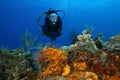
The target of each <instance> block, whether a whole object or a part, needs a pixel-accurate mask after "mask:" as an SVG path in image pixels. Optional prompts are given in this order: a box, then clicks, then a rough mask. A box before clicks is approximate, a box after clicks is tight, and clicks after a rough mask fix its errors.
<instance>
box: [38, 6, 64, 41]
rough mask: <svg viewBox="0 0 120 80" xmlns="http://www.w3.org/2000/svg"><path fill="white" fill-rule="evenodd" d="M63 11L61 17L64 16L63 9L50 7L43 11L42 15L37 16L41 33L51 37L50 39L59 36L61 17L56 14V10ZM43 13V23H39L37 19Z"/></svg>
mask: <svg viewBox="0 0 120 80" xmlns="http://www.w3.org/2000/svg"><path fill="white" fill-rule="evenodd" d="M59 11H61V12H63V14H64V15H63V17H62V19H63V18H64V16H65V13H64V11H62V10H52V9H51V8H50V9H49V10H48V11H47V12H44V13H43V14H42V15H40V16H39V18H38V21H37V22H38V25H39V26H40V27H42V33H43V34H44V35H46V36H47V37H49V38H51V40H52V41H54V40H56V37H59V36H60V35H61V31H62V19H61V18H60V16H59V15H58V12H59ZM43 15H45V20H44V25H42V26H41V25H40V24H39V21H40V18H41V17H42V16H43Z"/></svg>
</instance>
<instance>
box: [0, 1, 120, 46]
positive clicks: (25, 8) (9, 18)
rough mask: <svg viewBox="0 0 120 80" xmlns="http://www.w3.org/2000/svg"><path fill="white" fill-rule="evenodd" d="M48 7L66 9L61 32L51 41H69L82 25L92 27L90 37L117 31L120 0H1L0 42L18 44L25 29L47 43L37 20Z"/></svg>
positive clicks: (56, 42)
mask: <svg viewBox="0 0 120 80" xmlns="http://www.w3.org/2000/svg"><path fill="white" fill-rule="evenodd" d="M49 8H53V9H55V10H59V9H60V10H64V11H65V13H66V14H65V18H64V20H63V28H62V35H61V36H60V37H59V38H57V40H56V41H55V42H54V43H55V44H58V45H60V46H62V45H69V44H70V42H71V38H72V37H71V36H73V35H74V34H73V32H74V31H75V32H77V33H79V34H80V33H81V32H82V31H83V30H84V29H85V26H84V25H91V26H93V27H94V28H95V29H94V31H93V38H94V37H96V36H97V35H98V34H99V33H103V34H104V40H105V41H106V40H108V39H109V37H111V36H114V35H115V34H117V33H119V32H120V0H0V46H6V47H8V48H17V47H18V46H20V44H21V41H20V40H21V38H22V36H23V35H24V32H25V31H26V29H28V30H29V32H31V33H32V34H33V36H38V40H37V42H42V43H43V44H47V43H49V42H50V39H49V38H47V37H46V36H43V35H41V33H40V28H39V27H38V26H37V24H36V20H37V18H38V16H39V15H40V14H41V13H43V12H45V11H47V10H48V9H49Z"/></svg>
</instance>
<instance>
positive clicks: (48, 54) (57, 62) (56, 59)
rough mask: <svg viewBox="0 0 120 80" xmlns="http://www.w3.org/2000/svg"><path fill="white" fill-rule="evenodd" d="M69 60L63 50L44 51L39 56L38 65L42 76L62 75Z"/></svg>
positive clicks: (51, 49)
mask: <svg viewBox="0 0 120 80" xmlns="http://www.w3.org/2000/svg"><path fill="white" fill-rule="evenodd" d="M67 63H68V58H67V56H66V54H65V52H64V51H63V50H60V49H55V48H47V49H44V50H42V51H41V52H40V54H38V64H39V69H40V70H41V72H42V73H41V75H42V76H43V77H44V78H45V77H46V76H47V75H62V74H63V72H64V67H66V65H67Z"/></svg>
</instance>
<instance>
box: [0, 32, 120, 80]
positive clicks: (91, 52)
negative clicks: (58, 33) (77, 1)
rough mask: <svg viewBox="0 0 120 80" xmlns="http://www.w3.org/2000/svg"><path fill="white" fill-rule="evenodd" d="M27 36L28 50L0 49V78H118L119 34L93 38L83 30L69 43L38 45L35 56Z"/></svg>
mask: <svg viewBox="0 0 120 80" xmlns="http://www.w3.org/2000/svg"><path fill="white" fill-rule="evenodd" d="M26 38H27V35H26V36H24V39H23V40H24V41H23V42H24V44H25V45H26V47H27V51H26V50H24V48H22V47H19V48H17V49H14V50H13V49H7V48H1V49H0V80H120V34H116V35H115V36H112V37H110V38H109V40H108V41H103V35H102V34H99V35H98V36H97V37H96V39H94V40H93V39H92V37H91V34H90V33H89V31H87V30H84V31H83V32H82V34H80V35H77V36H76V38H75V39H74V40H73V41H72V42H71V44H70V45H69V46H62V47H56V46H54V45H52V44H49V45H47V46H45V47H42V48H41V46H38V47H37V49H38V50H36V52H35V55H34V56H33V55H32V54H31V53H32V52H31V49H32V47H31V44H33V42H34V39H33V40H32V41H33V42H32V41H31V42H29V40H28V41H27V40H26ZM30 39H31V38H30Z"/></svg>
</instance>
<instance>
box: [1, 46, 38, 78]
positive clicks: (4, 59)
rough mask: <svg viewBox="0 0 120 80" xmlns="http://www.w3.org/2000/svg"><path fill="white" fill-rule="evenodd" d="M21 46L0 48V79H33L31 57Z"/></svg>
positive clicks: (34, 75)
mask: <svg viewBox="0 0 120 80" xmlns="http://www.w3.org/2000/svg"><path fill="white" fill-rule="evenodd" d="M24 53H25V52H24V50H23V48H18V49H16V50H8V49H1V50H0V80H34V79H35V78H36V73H35V72H34V71H33V66H32V62H31V61H32V60H33V59H32V57H31V56H30V55H25V54H24Z"/></svg>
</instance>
